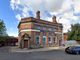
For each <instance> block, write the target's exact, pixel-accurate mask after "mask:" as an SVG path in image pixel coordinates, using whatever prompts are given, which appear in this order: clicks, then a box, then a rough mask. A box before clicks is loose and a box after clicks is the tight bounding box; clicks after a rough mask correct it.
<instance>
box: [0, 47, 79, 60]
mask: <svg viewBox="0 0 80 60" xmlns="http://www.w3.org/2000/svg"><path fill="white" fill-rule="evenodd" d="M9 50H10V49H9V47H1V48H0V60H80V55H71V54H66V53H65V52H64V50H52V51H45V52H30V53H27V52H14V53H12V52H10V51H9Z"/></svg>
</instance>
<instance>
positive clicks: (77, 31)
mask: <svg viewBox="0 0 80 60" xmlns="http://www.w3.org/2000/svg"><path fill="white" fill-rule="evenodd" d="M68 40H80V24H78V23H77V24H74V25H71V31H68Z"/></svg>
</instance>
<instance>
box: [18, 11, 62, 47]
mask: <svg viewBox="0 0 80 60" xmlns="http://www.w3.org/2000/svg"><path fill="white" fill-rule="evenodd" d="M18 30H19V40H18V42H19V46H22V48H29V47H33V48H34V47H49V46H53V47H54V46H61V42H62V41H63V40H62V38H63V36H62V30H63V26H62V24H61V23H58V22H57V21H56V16H53V17H52V22H49V21H47V20H42V19H40V11H37V12H36V18H34V17H27V18H22V19H21V21H20V22H19V25H18Z"/></svg>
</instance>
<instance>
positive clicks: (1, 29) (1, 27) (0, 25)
mask: <svg viewBox="0 0 80 60" xmlns="http://www.w3.org/2000/svg"><path fill="white" fill-rule="evenodd" d="M6 35H7V33H6V27H5V24H4V22H3V20H1V19H0V36H6Z"/></svg>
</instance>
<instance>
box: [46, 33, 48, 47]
mask: <svg viewBox="0 0 80 60" xmlns="http://www.w3.org/2000/svg"><path fill="white" fill-rule="evenodd" d="M46 45H47V46H48V32H47V33H46Z"/></svg>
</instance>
